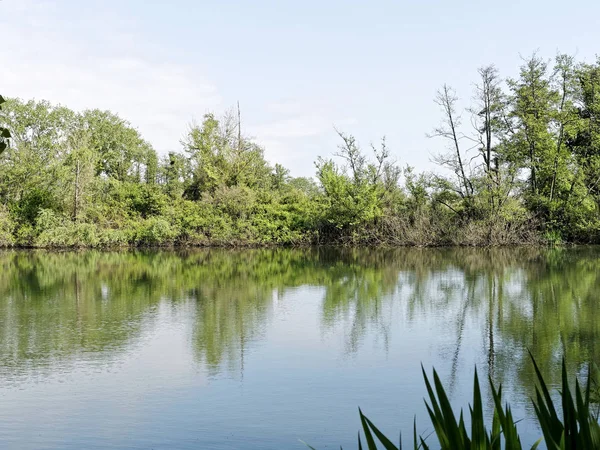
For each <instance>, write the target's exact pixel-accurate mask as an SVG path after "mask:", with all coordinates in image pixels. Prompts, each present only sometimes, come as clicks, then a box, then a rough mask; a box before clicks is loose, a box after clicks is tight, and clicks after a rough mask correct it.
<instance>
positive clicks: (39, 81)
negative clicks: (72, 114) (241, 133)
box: [0, 0, 221, 152]
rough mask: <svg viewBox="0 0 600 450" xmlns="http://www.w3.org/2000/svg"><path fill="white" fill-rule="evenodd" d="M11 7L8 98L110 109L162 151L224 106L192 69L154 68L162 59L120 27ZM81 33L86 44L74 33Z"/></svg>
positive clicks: (34, 7)
mask: <svg viewBox="0 0 600 450" xmlns="http://www.w3.org/2000/svg"><path fill="white" fill-rule="evenodd" d="M9 6H10V8H9V13H10V17H11V20H10V21H7V20H5V19H3V23H2V26H3V35H5V36H9V39H8V43H5V44H3V45H2V46H0V60H2V61H3V67H2V94H3V95H5V96H9V97H21V98H24V99H30V98H36V99H46V100H49V101H51V102H54V103H60V104H63V105H65V106H68V107H70V108H73V109H76V110H82V109H88V108H100V109H109V110H111V111H113V112H117V113H118V114H119V115H121V116H122V117H123V118H125V119H127V120H129V121H130V122H131V123H132V124H133V125H134V126H135V127H137V128H138V129H139V130H140V132H141V133H142V135H143V136H144V138H145V139H147V140H148V141H150V142H151V143H152V144H153V145H154V146H155V148H156V149H157V150H158V151H160V152H165V151H167V150H173V149H177V148H178V147H179V139H180V138H181V136H182V134H183V133H184V132H185V130H186V128H187V124H188V123H189V122H190V120H191V119H192V117H194V116H199V115H202V114H204V113H205V112H207V111H209V110H213V109H215V108H219V107H220V106H221V98H220V96H219V93H218V91H217V89H216V87H215V86H214V85H213V84H212V83H211V82H209V81H208V80H206V78H205V77H204V76H203V75H202V74H201V73H199V71H197V70H195V68H194V67H193V66H192V65H189V64H185V65H184V64H177V63H173V62H166V61H164V62H157V61H160V57H159V56H158V55H156V56H155V58H152V61H151V60H149V59H148V58H147V57H146V56H145V55H144V54H143V53H142V51H143V50H147V47H146V46H144V45H143V44H144V43H143V42H137V44H139V45H138V46H136V45H135V44H136V36H135V35H134V34H132V33H131V32H129V31H120V30H121V29H120V27H119V25H118V21H117V22H114V21H113V22H109V23H112V25H111V28H110V29H107V26H106V23H107V22H106V20H107V18H106V17H97V18H95V19H90V18H89V17H88V18H83V19H82V22H78V23H77V24H75V25H73V24H69V23H67V22H66V21H64V20H63V21H61V19H60V18H59V17H56V15H54V14H53V12H54V11H53V10H52V7H51V6H52V5H51V4H49V3H48V2H30V1H28V0H24V3H19V2H11V3H10V4H9ZM0 8H2V5H0ZM0 11H1V9H0ZM5 17H6V16H5ZM63 25H64V26H63ZM129 25H130V24H129ZM83 26H84V27H85V28H86V32H85V33H84V34H83V36H84V39H81V40H78V39H74V38H73V36H72V34H69V30H71V31H73V29H75V31H78V30H79V29H80V28H81V27H83ZM136 49H139V50H136Z"/></svg>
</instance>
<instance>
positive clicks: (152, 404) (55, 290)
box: [0, 248, 600, 450]
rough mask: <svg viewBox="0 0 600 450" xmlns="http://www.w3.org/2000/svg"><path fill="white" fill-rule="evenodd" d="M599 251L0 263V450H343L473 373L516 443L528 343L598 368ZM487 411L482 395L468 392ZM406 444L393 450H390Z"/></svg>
mask: <svg viewBox="0 0 600 450" xmlns="http://www.w3.org/2000/svg"><path fill="white" fill-rule="evenodd" d="M599 257H600V250H599V249H597V248H581V249H569V250H536V249H500V250H480V249H479V250H470V249H455V250H451V249H446V250H420V249H402V250H393V251H392V250H381V251H374V250H344V251H341V250H331V249H329V250H315V249H304V250H287V249H278V250H244V251H226V250H203V251H189V252H181V253H180V252H114V253H102V252H91V251H90V252H81V253H46V252H3V253H0V448H3V449H4V448H15V449H83V448H85V449H96V448H114V449H117V448H118V449H237V448H246V449H261V450H265V449H287V448H289V449H294V448H296V449H302V448H305V447H304V445H303V444H302V443H301V442H300V441H299V439H302V440H304V441H306V442H309V443H310V444H312V445H314V446H316V447H317V448H321V449H327V448H339V445H340V444H343V445H344V447H345V448H355V447H356V432H357V431H358V429H359V422H358V414H357V407H358V406H360V407H361V408H362V409H363V410H364V411H365V412H366V413H367V414H368V415H369V416H370V417H371V418H372V419H373V420H374V421H375V423H376V424H378V425H380V426H381V428H382V429H383V431H385V432H387V433H389V434H390V435H392V436H397V435H398V433H399V431H400V430H403V432H404V435H405V436H407V437H408V436H410V435H411V430H412V423H413V417H414V415H415V414H416V415H417V425H418V429H419V430H420V431H421V432H424V433H427V432H428V431H431V430H428V426H429V423H428V421H427V420H426V419H427V417H426V413H425V409H424V406H423V396H424V394H425V389H424V386H423V381H422V377H421V372H420V371H421V367H420V364H421V363H423V365H424V366H425V368H426V369H427V370H430V369H431V367H432V366H435V367H436V369H437V370H438V372H439V373H440V375H441V377H442V379H443V382H444V383H445V384H446V386H448V389H449V392H450V393H451V396H452V401H453V402H454V404H455V405H456V406H457V408H458V407H466V406H467V403H468V402H469V397H470V394H471V385H472V374H473V369H474V367H475V365H477V368H478V370H479V372H480V375H484V376H482V378H485V376H486V375H488V374H489V375H491V376H492V378H493V379H494V380H496V381H498V382H502V383H503V385H504V389H505V391H506V394H507V399H508V400H510V401H511V402H512V404H513V407H514V409H515V415H516V416H517V417H519V418H522V419H523V421H522V422H521V423H520V424H519V426H520V429H521V430H522V431H523V433H524V435H525V437H526V440H527V441H531V442H532V441H533V440H535V439H537V437H538V436H539V434H540V433H539V431H538V430H537V429H536V427H535V425H533V423H532V421H531V415H532V411H531V407H530V406H529V404H528V402H527V401H526V398H527V397H528V396H529V395H531V386H532V380H533V379H534V374H533V371H532V367H531V364H530V362H529V360H528V357H527V349H528V348H529V349H531V350H532V352H533V353H534V354H535V356H536V357H537V359H538V363H539V364H540V366H541V367H542V370H543V371H544V373H545V374H546V376H547V377H548V379H549V380H550V381H551V383H552V384H556V383H557V382H558V380H559V371H558V368H559V365H560V358H561V355H562V354H563V352H566V353H567V355H568V358H569V364H570V368H569V369H570V371H571V373H582V372H583V371H584V365H585V363H586V362H588V361H595V362H600V341H599V340H598V338H600V327H599V325H598V324H599V323H600V322H599V321H598V320H596V318H597V317H598V312H600V301H599V297H600V289H599V288H600V259H599ZM486 398H487V403H488V406H489V405H490V399H489V395H488V396H487V397H486ZM407 444H409V442H408V439H405V445H407Z"/></svg>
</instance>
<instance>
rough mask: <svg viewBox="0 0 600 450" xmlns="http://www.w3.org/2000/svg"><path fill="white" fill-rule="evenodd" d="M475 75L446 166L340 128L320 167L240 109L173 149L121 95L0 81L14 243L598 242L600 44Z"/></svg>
mask: <svg viewBox="0 0 600 450" xmlns="http://www.w3.org/2000/svg"><path fill="white" fill-rule="evenodd" d="M477 77H478V81H477V82H476V83H474V92H473V94H474V95H473V100H472V102H471V104H470V105H468V106H467V107H466V108H464V109H462V108H460V107H459V105H460V103H459V97H458V93H457V92H455V91H454V90H453V89H452V87H450V86H447V85H444V86H443V87H442V88H441V89H440V90H439V91H438V94H437V96H436V97H435V102H436V103H437V104H438V105H439V106H440V110H441V113H442V120H441V124H440V125H439V126H437V127H435V128H434V130H433V132H432V133H431V134H430V136H432V137H436V138H441V139H443V140H444V142H446V143H447V145H448V149H447V152H445V153H442V154H440V155H438V156H437V157H436V158H435V161H437V162H438V163H439V165H440V168H441V169H442V170H441V171H439V172H436V173H416V172H415V171H414V169H412V168H410V167H406V168H402V167H401V166H400V165H399V164H398V163H397V161H394V160H393V158H392V156H391V155H392V153H391V151H390V149H389V148H388V147H387V144H386V141H385V138H384V139H382V140H381V143H380V144H379V145H372V144H371V146H370V147H371V150H372V153H371V152H365V151H364V150H363V149H362V148H361V146H360V144H359V143H358V141H357V140H356V139H355V137H354V136H353V135H351V134H349V133H345V132H342V131H337V130H336V131H337V134H338V136H339V138H340V145H339V147H338V150H337V152H335V153H334V155H333V157H331V158H326V157H325V158H318V160H317V161H316V177H315V178H314V179H313V178H293V177H291V176H290V171H289V170H288V169H287V168H285V167H283V166H282V165H280V164H275V165H274V166H272V165H271V164H270V163H269V162H268V161H267V160H266V159H265V157H264V150H263V148H262V147H261V146H259V145H258V144H257V143H256V142H254V141H253V140H252V139H250V138H248V137H247V136H245V135H244V134H243V133H242V126H241V116H240V112H239V109H238V111H237V114H234V113H233V112H228V113H226V114H224V115H223V116H221V117H217V116H216V115H215V114H212V113H208V114H205V115H204V116H203V119H202V121H201V123H199V124H192V125H191V126H190V128H189V130H188V132H187V134H186V135H185V136H184V138H183V140H182V142H181V145H182V151H179V152H177V151H171V152H170V153H168V154H167V155H163V156H161V157H159V155H157V153H156V152H155V150H154V149H153V148H152V146H151V145H150V144H149V143H148V142H146V141H145V140H144V139H143V137H142V136H141V135H140V133H139V132H138V130H137V129H135V128H134V127H133V126H132V125H131V124H130V123H129V122H127V120H125V119H123V118H121V117H120V116H118V115H117V114H114V113H112V112H110V111H101V110H97V109H95V110H86V111H82V112H75V111H73V110H71V109H69V108H67V107H65V106H61V105H53V104H51V103H49V102H47V101H34V100H30V101H22V100H19V99H8V100H7V101H4V98H2V97H0V104H1V105H2V108H1V109H0V153H1V155H0V204H2V205H4V206H3V208H4V210H3V211H4V212H3V213H2V217H7V218H6V219H5V220H4V221H3V224H4V225H3V228H2V230H3V231H2V236H3V238H2V239H0V245H2V246H7V245H23V246H25V245H26V246H32V245H33V246H66V247H70V246H111V245H187V246H193V245H198V246H200V245H202V246H204V245H230V246H235V245H306V244H346V245H393V246H399V245H417V246H440V245H466V246H495V245H514V244H542V243H550V244H552V245H556V244H565V243H600V176H599V174H600V94H598V93H599V92H600V60H599V61H597V62H595V63H592V64H587V63H578V62H577V61H576V60H575V59H574V58H573V57H571V56H569V55H563V54H559V55H557V57H556V58H555V60H554V62H553V63H551V62H550V61H546V60H544V59H542V58H541V57H539V56H538V55H536V54H533V55H532V56H531V57H529V58H526V59H525V60H524V61H523V65H522V67H521V68H520V71H519V73H518V76H517V77H515V78H514V79H506V80H505V79H502V78H501V76H500V72H499V71H498V69H497V68H496V67H495V66H494V65H488V66H484V67H481V68H480V69H478V71H477ZM467 119H468V120H467ZM368 153H371V157H369V155H368ZM50 213H52V214H51V215H52V217H55V218H59V219H57V220H58V222H57V223H52V224H51V223H50V222H48V220H47V219H48V217H50V215H48V214H50ZM43 215H45V216H43ZM40 220H42V222H44V223H42V224H41V225H40V224H39V223H38V222H39V221H40ZM68 222H72V223H68Z"/></svg>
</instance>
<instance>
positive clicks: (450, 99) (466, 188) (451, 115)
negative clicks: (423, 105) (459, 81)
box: [427, 84, 473, 197]
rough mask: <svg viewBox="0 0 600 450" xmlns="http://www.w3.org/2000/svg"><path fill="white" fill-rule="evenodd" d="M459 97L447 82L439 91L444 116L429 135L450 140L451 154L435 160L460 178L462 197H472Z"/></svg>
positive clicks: (438, 100)
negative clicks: (462, 151) (463, 153)
mask: <svg viewBox="0 0 600 450" xmlns="http://www.w3.org/2000/svg"><path fill="white" fill-rule="evenodd" d="M457 101H458V97H457V96H456V93H455V92H454V89H452V88H451V87H450V86H448V85H447V84H444V86H442V88H441V89H440V90H439V91H437V93H436V97H435V103H436V104H438V105H439V106H440V108H441V109H442V112H443V114H444V118H443V120H442V123H441V125H440V126H439V127H437V128H435V129H434V130H433V132H432V133H430V134H428V135H427V136H428V137H442V138H444V139H447V140H448V141H449V142H450V146H451V149H452V150H451V152H450V153H449V154H443V155H438V156H436V157H435V159H434V160H435V162H437V163H438V164H440V165H441V166H445V167H447V168H449V169H451V170H452V171H453V172H454V173H455V174H456V176H457V177H458V180H459V185H460V188H459V190H458V192H459V194H460V195H461V196H462V197H471V196H472V195H473V185H472V183H471V181H470V179H469V177H467V174H466V171H465V163H464V161H463V155H462V153H461V146H460V141H461V140H462V139H463V138H464V137H465V136H464V135H463V134H462V133H460V132H459V131H458V129H459V127H460V119H461V117H460V115H459V114H458V113H457V112H456V102H457Z"/></svg>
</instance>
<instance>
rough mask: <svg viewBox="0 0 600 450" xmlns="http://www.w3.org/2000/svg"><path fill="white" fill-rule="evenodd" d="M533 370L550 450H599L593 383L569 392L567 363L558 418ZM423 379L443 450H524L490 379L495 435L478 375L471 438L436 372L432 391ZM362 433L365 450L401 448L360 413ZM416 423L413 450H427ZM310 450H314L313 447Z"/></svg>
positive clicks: (538, 412) (539, 413)
mask: <svg viewBox="0 0 600 450" xmlns="http://www.w3.org/2000/svg"><path fill="white" fill-rule="evenodd" d="M532 362H533V366H534V368H535V371H536V375H537V383H538V384H537V386H536V397H535V400H533V407H534V409H535V414H536V418H537V421H538V425H539V427H540V428H541V430H542V433H543V440H544V442H545V444H546V446H547V448H548V449H552V450H567V449H569V450H578V449H579V450H595V449H600V424H599V423H598V416H597V415H594V413H593V412H592V410H591V409H590V392H591V377H589V376H588V381H587V384H586V388H585V390H583V391H582V389H581V386H580V384H579V381H578V380H575V392H574V393H573V392H572V390H571V388H570V387H569V379H568V375H567V368H566V363H565V361H564V359H563V363H562V386H561V390H560V391H559V392H560V399H561V406H562V415H561V416H560V415H559V414H558V413H557V407H556V406H555V404H554V400H553V398H552V396H551V394H550V391H549V390H548V387H547V385H546V382H545V381H544V377H543V376H542V374H541V372H540V370H539V369H538V366H537V364H536V362H535V359H534V358H533V357H532ZM423 378H424V380H425V385H426V387H427V394H428V396H429V403H427V401H426V402H425V404H426V406H427V411H428V413H429V418H430V420H431V424H432V426H433V429H434V434H435V437H436V438H437V442H438V444H439V446H440V449H441V450H469V449H480V450H484V449H490V450H500V449H506V450H522V449H523V445H522V443H521V438H520V437H519V432H518V429H517V424H516V421H515V419H514V418H513V415H512V411H511V408H510V406H509V405H508V404H506V405H503V404H502V387H501V386H499V387H498V388H496V387H495V386H494V383H493V381H492V380H491V379H490V380H489V383H490V387H491V391H492V397H493V403H494V413H493V418H492V425H491V429H490V430H488V429H487V427H486V425H485V422H486V419H485V413H484V408H483V402H482V395H481V388H480V386H479V378H478V376H477V370H476V371H475V375H474V381H473V404H472V405H470V406H469V421H470V423H471V426H470V432H469V430H468V429H467V426H466V425H465V418H464V415H463V411H462V410H461V411H460V416H459V418H458V419H457V418H456V416H455V414H454V411H453V409H452V406H451V404H450V400H449V398H448V395H447V394H446V390H445V388H444V387H443V385H442V382H441V381H440V378H439V376H438V374H437V372H436V371H435V369H434V371H433V385H432V383H431V382H430V380H429V377H428V376H427V374H426V373H425V370H423ZM359 415H360V421H361V425H362V431H363V434H364V439H365V442H366V448H368V449H369V450H377V449H378V446H377V442H379V443H380V444H381V445H382V448H384V449H386V450H400V449H401V448H402V442H400V444H399V446H398V447H397V446H396V445H394V444H393V443H392V441H391V440H390V439H389V438H388V437H386V436H385V435H384V434H383V433H382V432H381V431H379V429H378V428H377V427H376V426H375V425H374V424H373V422H371V421H370V420H369V419H368V418H367V417H366V416H365V415H364V414H363V412H362V411H361V410H360V409H359ZM416 430H417V426H416V421H415V426H414V431H413V448H414V449H415V450H417V449H423V450H428V449H429V448H430V446H429V444H428V443H427V442H426V440H427V438H423V437H422V436H417V431H416ZM540 442H542V438H540V439H539V440H538V441H537V442H536V443H534V444H533V445H532V447H531V449H532V450H534V449H536V448H537V447H538V445H539V444H540ZM309 448H311V449H313V450H314V448H313V447H310V446H309ZM358 448H359V449H362V448H363V441H362V437H361V435H360V434H359V436H358Z"/></svg>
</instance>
